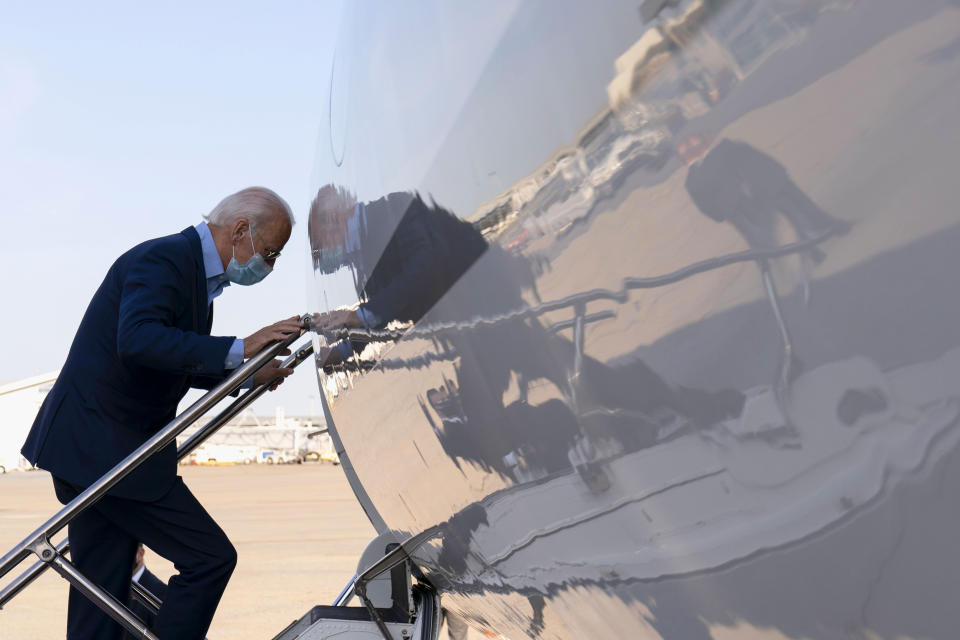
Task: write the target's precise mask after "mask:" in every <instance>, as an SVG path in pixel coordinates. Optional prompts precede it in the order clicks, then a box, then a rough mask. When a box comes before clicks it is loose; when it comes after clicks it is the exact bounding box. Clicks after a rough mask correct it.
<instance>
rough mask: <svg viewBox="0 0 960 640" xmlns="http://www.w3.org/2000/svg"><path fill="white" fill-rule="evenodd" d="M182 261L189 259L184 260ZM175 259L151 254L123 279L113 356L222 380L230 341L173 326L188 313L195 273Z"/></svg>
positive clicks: (142, 259)
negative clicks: (115, 345) (185, 271)
mask: <svg viewBox="0 0 960 640" xmlns="http://www.w3.org/2000/svg"><path fill="white" fill-rule="evenodd" d="M181 259H182V260H183V261H186V260H187V259H190V257H189V256H187V257H182V256H181ZM177 262H178V261H177V259H176V256H175V255H170V254H169V253H168V252H163V251H159V250H152V251H148V252H145V253H144V254H143V255H142V256H140V257H139V259H137V260H136V261H134V263H133V265H132V266H131V267H130V269H129V270H128V271H127V274H126V276H125V278H124V280H123V283H122V287H121V293H120V305H119V319H118V324H117V353H118V355H119V356H120V358H121V359H122V360H125V361H127V362H132V363H135V364H137V365H140V366H143V367H148V368H150V369H157V370H160V371H167V372H171V373H174V372H175V373H185V374H192V375H202V376H213V377H222V376H223V375H224V366H223V365H224V361H225V359H226V357H227V352H228V351H229V350H230V346H231V345H232V344H233V341H234V338H233V337H212V336H206V335H202V334H200V333H197V332H194V331H184V330H183V329H180V328H178V327H177V326H176V321H177V318H179V317H180V316H182V315H183V314H184V313H189V312H190V308H189V304H190V302H191V301H190V299H189V296H190V292H191V291H192V290H193V288H194V287H195V284H194V283H192V282H191V280H192V275H193V274H185V273H184V270H183V269H182V268H181V267H180V266H179V265H178V263H177Z"/></svg>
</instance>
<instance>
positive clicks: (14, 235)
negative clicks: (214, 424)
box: [0, 0, 340, 414]
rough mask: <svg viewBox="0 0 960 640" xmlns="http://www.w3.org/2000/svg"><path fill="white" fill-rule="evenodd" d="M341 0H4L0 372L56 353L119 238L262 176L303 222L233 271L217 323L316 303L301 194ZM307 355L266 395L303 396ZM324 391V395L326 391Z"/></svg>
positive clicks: (30, 369) (239, 331) (122, 243)
mask: <svg viewBox="0 0 960 640" xmlns="http://www.w3.org/2000/svg"><path fill="white" fill-rule="evenodd" d="M339 13H340V3H339V2H338V0H313V1H311V2H276V1H274V2H261V3H247V2H230V3H226V2H224V3H194V2H166V3H130V2H97V3H73V2H51V3H34V2H12V1H9V0H0V14H2V16H3V18H2V19H0V222H2V236H0V237H2V238H3V239H4V242H3V250H2V252H0V255H2V256H4V258H5V259H4V260H3V263H2V266H0V269H2V274H0V293H2V304H3V313H2V315H0V354H2V357H0V382H5V381H12V380H17V379H20V378H24V377H29V376H32V375H36V374H38V373H42V372H46V371H51V370H56V369H58V368H59V367H60V366H61V365H62V364H63V361H64V359H65V357H66V354H67V350H68V348H69V346H70V341H71V340H72V338H73V334H74V332H75V330H76V327H77V325H78V324H79V321H80V318H81V316H82V315H83V312H84V310H85V308H86V305H87V303H88V301H89V299H90V297H91V295H92V294H93V292H94V291H95V290H96V288H97V287H98V286H99V284H100V282H101V280H102V278H103V276H104V274H105V273H106V271H107V269H108V268H109V266H110V264H111V263H112V262H113V261H114V259H116V257H117V256H118V255H120V254H121V253H122V252H123V251H125V250H126V249H128V248H130V247H131V246H133V245H135V244H137V243H138V242H140V241H143V240H146V239H148V238H152V237H155V236H159V235H166V234H168V233H173V232H176V231H179V230H181V229H183V228H184V227H186V226H188V225H192V224H195V223H196V222H198V221H199V220H200V217H201V215H202V214H204V213H207V212H208V211H209V210H210V209H211V208H213V206H214V205H215V204H216V203H217V202H218V201H219V200H220V199H221V198H222V197H223V196H225V195H227V194H229V193H232V192H234V191H236V190H238V189H241V188H243V187H246V186H249V185H263V186H267V187H270V188H272V189H274V190H276V191H277V192H278V193H280V195H282V196H283V197H284V198H286V199H287V201H288V202H289V203H290V205H291V206H292V207H293V209H294V213H295V215H296V216H297V218H298V220H297V225H296V227H295V228H294V231H293V236H292V238H291V240H290V243H289V244H288V245H287V249H286V250H285V251H284V254H283V256H282V257H281V258H280V260H279V261H278V262H277V265H276V270H275V272H274V273H273V274H271V275H270V277H268V278H267V279H266V280H265V281H264V282H263V283H261V284H259V285H257V286H254V287H239V286H233V287H230V288H228V289H227V290H226V291H225V292H224V294H223V295H222V296H221V297H220V298H218V300H217V303H216V305H215V319H214V333H215V334H219V335H239V336H241V337H243V336H245V335H247V334H249V333H251V332H252V331H255V330H256V329H258V328H259V327H261V326H263V325H264V324H268V323H270V322H272V321H274V320H277V319H280V318H283V317H287V316H291V315H294V314H299V313H302V312H304V311H306V300H307V298H306V287H307V277H308V251H307V241H306V209H307V206H308V204H309V201H310V177H311V174H312V172H313V170H314V164H315V162H314V155H315V150H316V148H317V140H318V133H319V131H320V125H321V115H322V114H323V112H324V104H323V101H324V99H325V97H326V90H327V87H328V86H329V74H330V66H331V60H332V57H333V45H334V37H335V34H336V32H337V28H338V22H339ZM311 396H313V397H314V398H316V396H317V387H316V380H315V374H314V373H313V372H312V371H310V370H309V365H304V366H303V367H301V369H300V370H298V371H297V373H296V374H295V375H294V376H293V378H292V379H291V380H288V382H287V383H286V384H285V385H283V387H281V389H280V390H278V391H277V392H275V393H273V394H270V395H268V396H267V397H265V398H264V399H262V400H261V401H260V402H259V403H258V405H255V408H256V412H257V413H259V414H272V413H273V412H274V409H275V407H276V406H277V405H284V406H285V407H286V411H287V413H288V414H294V413H306V412H307V411H308V410H309V409H310V403H311ZM317 407H319V405H317Z"/></svg>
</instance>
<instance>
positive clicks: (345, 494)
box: [0, 463, 481, 640]
mask: <svg viewBox="0 0 960 640" xmlns="http://www.w3.org/2000/svg"><path fill="white" fill-rule="evenodd" d="M180 474H181V475H182V476H183V478H184V481H185V482H186V483H187V485H188V486H189V487H190V489H191V490H192V491H193V492H194V494H195V495H196V496H197V497H198V498H199V500H200V502H201V503H203V505H204V506H205V507H206V508H207V510H208V511H209V512H210V513H211V515H213V517H214V518H215V519H216V520H217V522H218V523H219V524H220V526H221V527H223V529H224V531H226V533H227V535H228V536H229V537H230V539H231V541H232V542H233V544H234V546H236V548H237V552H238V554H239V563H238V565H237V569H236V571H235V572H234V574H233V578H232V579H231V580H230V584H229V585H228V587H227V591H226V593H224V596H223V600H221V602H220V607H219V609H218V610H217V615H216V617H215V618H214V620H213V625H212V626H211V628H210V631H209V633H208V634H207V635H208V637H209V638H211V639H212V640H217V639H218V638H231V639H235V640H242V639H245V638H249V639H251V640H254V639H255V640H269V639H270V638H273V637H274V636H275V635H276V634H277V633H279V632H280V631H281V630H283V629H284V627H286V626H287V625H288V624H290V622H292V621H293V620H295V619H297V618H299V617H300V616H302V615H303V614H304V613H306V612H307V610H309V609H310V608H311V607H312V606H313V605H316V604H330V603H332V602H333V600H334V598H335V597H336V596H337V595H338V594H339V593H340V591H341V589H342V588H343V587H344V586H345V585H346V583H347V581H348V580H349V579H350V578H351V577H352V576H353V574H354V572H355V571H356V568H357V561H358V560H359V558H360V554H361V553H362V551H363V549H364V547H365V546H366V544H367V543H368V542H369V541H370V539H371V538H373V536H374V529H373V527H372V526H371V525H370V523H369V521H368V520H367V518H366V516H365V515H364V514H363V511H362V510H361V509H360V506H359V505H358V504H357V501H356V499H355V498H354V495H353V492H352V491H351V490H350V487H349V485H348V483H347V480H346V478H345V477H344V475H343V472H342V471H341V469H340V467H338V466H333V465H330V464H324V463H315V464H303V465H283V466H272V465H248V466H222V467H195V466H189V467H188V466H184V467H181V468H180ZM59 507H60V504H59V503H58V502H57V500H56V498H55V497H54V495H53V487H52V485H51V482H50V476H49V474H47V473H46V472H42V471H29V472H14V473H7V474H5V475H0V549H2V551H0V554H2V553H6V551H8V550H9V549H10V548H11V547H13V545H15V544H16V543H18V542H19V541H20V540H22V539H23V538H24V537H25V536H26V535H28V534H29V533H30V532H31V531H32V530H34V529H35V528H36V527H37V526H39V525H41V524H42V523H43V522H44V521H45V520H46V519H47V518H48V517H50V516H52V515H53V514H54V513H55V512H56V511H57V509H58V508H59ZM61 536H62V534H60V535H58V536H57V537H56V538H55V540H57V541H59V540H60V538H61ZM30 563H31V561H30V560H27V561H25V562H24V563H22V564H21V565H20V566H19V567H17V568H16V569H15V570H14V571H13V572H12V573H11V574H10V575H8V576H5V577H4V578H3V579H0V585H6V584H8V582H9V579H10V578H12V577H13V576H15V575H19V573H20V572H21V571H23V570H24V569H26V567H27V566H29V564H30ZM146 563H147V566H148V567H149V568H150V570H151V571H153V572H154V573H155V574H157V575H158V576H160V577H161V578H164V579H166V578H168V577H169V576H170V575H171V574H173V573H174V569H173V566H172V565H171V564H170V563H169V562H167V561H165V560H163V559H162V558H160V557H159V556H157V555H156V554H155V553H152V552H151V551H149V550H148V551H147V555H146ZM67 591H68V586H67V583H66V582H65V581H64V580H63V579H62V578H60V577H59V576H57V575H56V574H54V573H53V572H52V571H48V572H46V573H45V574H44V575H43V576H42V577H41V578H39V579H38V580H37V581H36V582H35V583H34V584H33V585H31V586H30V587H28V588H27V589H26V590H25V591H23V592H22V593H21V594H20V595H18V596H17V597H16V598H15V599H14V600H13V601H11V602H10V603H9V604H7V606H6V607H5V608H4V609H3V610H2V611H0V639H2V640H37V639H42V638H63V637H64V636H65V634H66V612H67ZM351 604H357V603H356V602H354V603H351ZM471 636H474V634H473V633H471ZM441 637H446V634H445V633H444V634H443V635H442V636H441ZM475 637H481V636H479V635H476V636H475Z"/></svg>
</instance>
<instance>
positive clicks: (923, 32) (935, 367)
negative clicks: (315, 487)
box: [308, 0, 960, 640]
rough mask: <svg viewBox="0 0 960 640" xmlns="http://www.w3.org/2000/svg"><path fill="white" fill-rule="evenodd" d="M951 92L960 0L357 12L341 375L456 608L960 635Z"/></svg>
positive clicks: (403, 6)
mask: <svg viewBox="0 0 960 640" xmlns="http://www.w3.org/2000/svg"><path fill="white" fill-rule="evenodd" d="M958 78H960V3H957V2H953V1H949V0H917V1H915V2H903V1H902V0H872V1H870V2H864V1H859V2H858V1H857V0H766V1H764V2H754V1H750V0H656V1H655V0H645V1H643V2H640V1H639V0H629V1H621V0H603V1H600V2H590V3H584V2H573V1H567V0H559V1H556V2H510V1H507V2H503V3H498V4H497V5H496V6H486V5H484V6H459V5H453V4H450V5H447V4H444V3H437V4H431V3H413V4H411V3H394V4H390V3H383V4H380V5H377V6H376V7H373V6H367V5H365V4H362V3H357V4H354V3H349V5H348V6H347V7H346V8H345V16H344V23H343V26H342V28H341V30H340V36H339V41H338V43H337V47H336V56H335V60H334V64H333V68H332V69H331V70H330V75H329V78H324V79H322V80H321V81H329V83H330V89H329V91H330V96H329V101H328V104H326V105H323V106H324V115H323V119H324V131H323V133H322V135H321V136H320V140H319V143H318V147H317V166H316V171H315V176H316V177H315V182H314V184H313V193H315V198H314V199H313V203H312V206H311V209H310V214H309V221H308V227H309V230H308V231H309V237H310V248H311V253H312V258H313V260H312V264H311V269H312V271H311V274H310V293H309V295H310V305H311V309H310V311H311V312H314V313H315V314H316V315H315V317H316V320H317V322H316V324H317V326H323V319H324V318H332V317H334V316H335V315H336V314H337V313H341V314H342V313H343V310H353V311H354V312H355V316H353V317H355V318H356V321H355V322H352V324H353V325H355V326H350V327H348V328H347V329H339V328H332V329H330V330H329V331H326V332H325V331H318V332H317V333H316V334H315V337H314V349H315V353H316V370H317V378H318V384H319V386H320V389H321V390H322V397H323V405H324V407H323V408H324V414H325V420H326V424H327V427H328V428H329V432H330V436H331V438H332V440H333V443H334V446H335V448H336V452H337V454H338V455H339V458H340V462H341V463H342V465H343V468H344V470H345V472H346V473H347V476H348V478H349V479H350V482H351V486H352V487H353V489H354V491H355V493H356V495H357V497H358V499H359V500H360V503H361V504H362V506H363V508H364V510H365V512H366V514H367V516H368V517H369V519H370V521H371V522H372V523H373V525H374V526H375V527H376V528H377V530H378V532H379V533H381V534H384V535H385V536H386V537H388V538H391V539H393V540H394V541H395V542H397V543H400V544H401V545H402V546H403V548H404V550H405V551H406V552H407V553H408V554H409V555H410V557H411V559H412V560H413V562H414V563H415V564H416V566H417V567H419V569H420V571H421V572H422V576H423V577H424V578H425V579H426V580H428V581H429V582H430V583H431V584H432V585H434V586H435V587H436V588H437V589H438V590H439V591H440V592H441V595H442V603H443V607H444V610H445V611H446V612H447V613H448V615H450V616H451V617H453V616H455V617H458V618H462V619H463V620H465V621H467V622H468V623H469V624H470V625H472V626H474V627H475V628H477V629H479V630H482V631H487V632H491V633H497V634H501V635H502V636H503V637H508V638H524V637H529V638H558V639H567V638H570V639H572V638H661V637H664V638H684V639H691V640H697V639H701V638H704V639H705V638H711V637H733V636H739V634H742V635H743V636H744V637H746V636H749V637H751V638H754V637H755V638H874V637H875V638H895V637H896V638H901V637H903V638H914V637H937V638H946V637H952V636H953V635H955V631H954V629H955V628H956V626H957V620H956V618H957V616H956V614H955V613H954V608H955V607H954V606H953V602H952V598H950V594H954V593H956V592H957V589H958V588H960V555H958V554H956V553H955V552H954V550H953V548H952V543H953V538H954V537H955V536H952V535H951V533H952V532H954V531H957V529H958V526H960V520H958V516H957V510H956V509H955V508H954V506H953V501H952V494H953V492H954V491H955V490H960V461H958V460H957V455H958V444H960V423H958V421H960V383H958V380H960V295H958V293H960V291H958V284H957V277H956V275H955V274H956V273H957V272H958V271H960V252H958V251H957V247H958V246H960V212H958V209H957V205H956V203H957V202H958V201H960V182H958V181H957V180H956V179H955V178H954V176H953V174H954V173H955V170H954V168H955V164H956V163H955V151H956V149H957V148H960V127H958V126H957V124H956V115H957V113H960V82H958ZM724 634H727V635H726V636H724Z"/></svg>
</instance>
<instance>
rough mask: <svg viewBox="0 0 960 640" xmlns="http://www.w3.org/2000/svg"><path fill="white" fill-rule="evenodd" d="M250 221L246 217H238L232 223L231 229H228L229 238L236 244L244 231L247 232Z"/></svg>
mask: <svg viewBox="0 0 960 640" xmlns="http://www.w3.org/2000/svg"><path fill="white" fill-rule="evenodd" d="M249 231H250V221H249V220H247V219H246V218H240V219H238V220H237V221H236V222H234V223H233V229H231V231H230V240H231V241H232V242H233V244H237V243H238V242H240V240H241V239H242V238H243V234H244V233H249Z"/></svg>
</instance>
